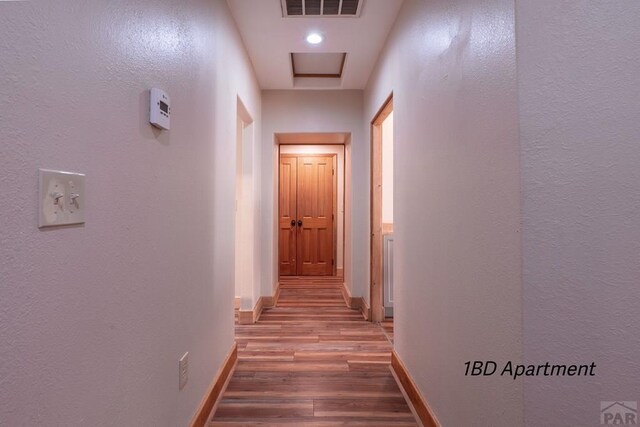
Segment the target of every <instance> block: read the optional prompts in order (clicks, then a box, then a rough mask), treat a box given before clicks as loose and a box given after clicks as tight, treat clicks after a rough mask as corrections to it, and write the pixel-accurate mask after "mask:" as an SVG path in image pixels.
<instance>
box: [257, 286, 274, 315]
mask: <svg viewBox="0 0 640 427" xmlns="http://www.w3.org/2000/svg"><path fill="white" fill-rule="evenodd" d="M262 298H263V303H262V306H263V307H264V308H272V307H275V306H276V304H278V298H280V283H278V284H277V285H276V291H275V292H274V293H273V296H270V297H262ZM256 320H257V319H256Z"/></svg>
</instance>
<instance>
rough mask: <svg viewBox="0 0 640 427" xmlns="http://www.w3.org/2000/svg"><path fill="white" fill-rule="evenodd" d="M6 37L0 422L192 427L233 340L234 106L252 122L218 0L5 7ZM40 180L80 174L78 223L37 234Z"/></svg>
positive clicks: (1, 105) (240, 59)
mask: <svg viewBox="0 0 640 427" xmlns="http://www.w3.org/2000/svg"><path fill="white" fill-rule="evenodd" d="M0 40H2V41H1V42H0V58H1V59H0V141H2V143H1V144H0V159H2V167H1V168H0V188H2V191H3V196H4V197H5V200H7V201H8V202H7V203H1V204H0V218H2V227H0V242H1V243H0V295H2V296H1V297H0V360H2V362H1V363H0V382H1V383H2V386H1V387H0V402H2V404H1V407H2V409H0V425H3V426H19V425H29V426H35V425H61V426H62V425H64V426H73V425H87V426H88V425H92V426H100V425H102V426H105V425H117V426H152V425H154V426H184V425H187V424H188V422H189V420H190V419H191V416H192V415H193V413H194V412H195V410H196V408H197V407H198V405H199V403H200V401H201V399H202V397H203V396H204V393H205V390H207V388H208V386H209V384H210V382H211V380H212V379H213V377H214V375H215V373H216V371H217V370H218V368H219V367H220V364H221V362H222V361H223V359H224V357H225V356H226V354H227V352H228V351H229V350H230V348H231V345H232V343H233V296H234V289H233V283H234V267H233V266H234V255H233V254H234V251H233V249H232V245H233V241H234V226H233V224H234V208H233V206H234V185H233V182H234V177H235V162H234V161H233V159H234V156H235V148H236V146H235V126H236V100H237V97H238V96H240V97H241V99H242V100H243V102H244V103H245V104H246V106H247V109H248V110H249V112H250V113H251V115H252V117H253V118H254V119H255V123H256V125H257V126H258V127H259V123H260V91H259V88H258V86H257V83H256V80H255V78H254V75H253V72H252V68H251V64H250V61H249V59H248V57H247V56H246V55H245V53H244V48H243V45H242V41H241V39H240V36H239V34H238V33H237V31H236V28H235V25H234V23H233V20H232V19H231V17H230V14H229V11H228V9H227V4H226V2H225V1H223V0H187V1H183V2H176V1H169V0H139V1H135V2H130V1H120V0H114V1H109V2H105V1H98V0H89V1H83V2H68V1H62V0H52V1H47V2H37V1H24V2H0ZM151 87H160V88H162V89H164V90H166V91H167V92H168V93H169V95H170V96H171V101H172V106H171V109H172V118H171V130H170V131H168V132H160V131H158V130H157V129H154V128H152V127H151V126H150V125H149V122H148V110H149V100H148V90H149V88H151ZM257 132H258V133H257V134H258V135H259V134H260V131H259V129H257ZM38 168H52V169H62V170H69V171H77V172H83V173H86V175H87V178H86V189H87V190H86V191H87V193H86V224H85V225H84V226H75V227H63V228H58V229H50V230H47V231H44V230H39V229H38V228H37V223H38V222H37V200H38V196H37V190H38V189H37V182H38V180H37V176H38ZM187 351H188V352H189V353H190V358H189V382H188V384H187V385H186V387H185V388H184V389H183V390H182V391H178V359H179V358H180V357H181V356H182V355H183V354H184V353H185V352H187Z"/></svg>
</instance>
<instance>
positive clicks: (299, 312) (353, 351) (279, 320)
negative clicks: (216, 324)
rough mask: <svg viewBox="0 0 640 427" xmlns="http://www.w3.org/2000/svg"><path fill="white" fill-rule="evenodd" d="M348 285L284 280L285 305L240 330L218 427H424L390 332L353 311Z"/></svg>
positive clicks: (282, 296) (267, 311)
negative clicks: (405, 389) (394, 363)
mask: <svg viewBox="0 0 640 427" xmlns="http://www.w3.org/2000/svg"><path fill="white" fill-rule="evenodd" d="M340 286H341V279H340V280H336V279H331V278H329V279H317V278H315V279H305V278H294V279H289V280H281V285H280V289H281V292H280V299H279V300H278V304H277V306H276V307H274V308H271V309H265V310H264V311H263V313H262V315H261V316H260V319H259V320H258V322H257V323H256V324H254V325H236V341H237V343H238V364H237V366H236V369H235V371H234V373H233V376H232V377H231V380H230V381H229V384H228V386H227V388H226V390H225V391H224V394H223V395H222V398H221V400H220V402H219V403H218V405H217V407H216V410H215V412H214V415H213V417H212V419H211V421H210V423H209V426H210V427H213V426H216V427H222V426H257V425H261V426H280V425H282V426H363V427H364V426H367V427H398V426H416V425H417V423H416V421H415V418H414V416H413V414H412V412H411V410H410V409H409V406H408V405H407V402H406V401H405V399H404V397H403V395H402V392H401V391H400V389H399V388H398V385H397V384H396V381H395V380H394V378H393V376H392V374H391V370H390V367H389V366H390V360H391V344H390V343H389V341H388V340H387V338H386V336H385V334H384V332H383V329H382V328H381V327H380V325H377V324H372V323H369V322H367V321H365V320H364V318H363V317H362V314H361V313H360V312H359V311H356V310H351V309H349V308H347V306H346V304H345V302H344V300H343V297H342V293H341V289H340Z"/></svg>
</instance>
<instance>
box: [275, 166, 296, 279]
mask: <svg viewBox="0 0 640 427" xmlns="http://www.w3.org/2000/svg"><path fill="white" fill-rule="evenodd" d="M297 160H298V159H297V158H295V157H281V158H280V183H279V186H280V191H279V194H280V196H279V199H280V200H279V212H280V214H279V215H280V218H279V225H278V227H279V233H278V234H279V237H278V254H279V258H280V259H279V265H280V268H279V270H280V275H281V276H295V275H296V274H298V273H297V264H296V255H297V254H296V243H297V234H298V232H297V228H298V226H297V225H295V224H294V225H292V224H291V221H294V222H295V221H296V220H297V215H296V209H297V206H296V200H297V198H296V192H297V167H298V163H297Z"/></svg>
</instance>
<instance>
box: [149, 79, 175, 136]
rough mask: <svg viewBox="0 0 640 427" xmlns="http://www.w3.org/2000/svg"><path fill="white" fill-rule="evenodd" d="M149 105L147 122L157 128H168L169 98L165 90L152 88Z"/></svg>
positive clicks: (169, 116)
mask: <svg viewBox="0 0 640 427" xmlns="http://www.w3.org/2000/svg"><path fill="white" fill-rule="evenodd" d="M150 100H151V102H150V105H149V122H151V124H152V125H154V126H155V127H157V128H160V129H167V130H169V128H170V123H171V122H170V119H171V100H170V99H169V95H167V94H166V92H165V91H163V90H161V89H158V88H155V87H154V88H152V89H151V96H150Z"/></svg>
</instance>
